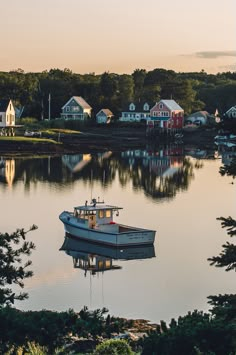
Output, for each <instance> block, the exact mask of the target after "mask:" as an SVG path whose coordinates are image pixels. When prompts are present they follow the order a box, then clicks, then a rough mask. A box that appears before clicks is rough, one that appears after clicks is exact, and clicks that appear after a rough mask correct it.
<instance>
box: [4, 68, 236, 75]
mask: <svg viewBox="0 0 236 355" xmlns="http://www.w3.org/2000/svg"><path fill="white" fill-rule="evenodd" d="M157 69H160V70H165V71H173V72H175V73H176V74H181V73H189V74H191V73H201V72H204V73H206V74H207V75H217V74H223V73H232V74H233V73H235V72H236V70H229V69H228V70H224V71H223V70H222V71H219V72H216V73H210V72H207V71H206V70H205V69H204V68H202V69H200V70H181V71H180V70H178V71H177V70H175V69H170V68H164V67H154V68H149V69H145V68H141V67H140V68H135V69H134V70H133V71H131V72H129V73H128V72H120V73H119V72H116V71H109V70H104V71H103V72H95V71H93V70H91V71H88V72H83V73H82V72H77V71H74V70H72V69H71V68H68V67H65V68H59V67H51V68H49V69H42V70H31V71H27V70H25V69H23V68H20V67H18V68H15V69H11V70H1V69H0V72H1V73H11V72H20V71H22V73H24V74H40V73H44V72H50V71H51V70H60V71H66V70H69V71H70V72H72V74H78V75H95V76H99V75H102V74H104V73H109V74H117V75H132V74H133V73H134V71H135V70H145V71H146V72H147V73H148V72H151V71H153V70H157Z"/></svg>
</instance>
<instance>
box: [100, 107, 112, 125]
mask: <svg viewBox="0 0 236 355" xmlns="http://www.w3.org/2000/svg"><path fill="white" fill-rule="evenodd" d="M112 117H114V115H113V113H112V112H111V111H110V110H109V109H108V108H103V109H101V110H100V111H99V112H98V113H97V114H96V122H97V123H110V122H111V119H112Z"/></svg>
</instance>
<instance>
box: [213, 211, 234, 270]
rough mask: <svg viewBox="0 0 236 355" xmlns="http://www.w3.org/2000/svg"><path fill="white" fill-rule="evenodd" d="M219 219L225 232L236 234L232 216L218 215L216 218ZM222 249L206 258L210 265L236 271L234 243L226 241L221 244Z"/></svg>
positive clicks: (230, 234)
mask: <svg viewBox="0 0 236 355" xmlns="http://www.w3.org/2000/svg"><path fill="white" fill-rule="evenodd" d="M217 219H218V220H220V221H221V226H222V228H226V230H227V234H228V235H229V236H230V237H232V236H235V235H236V221H235V219H233V218H232V217H228V218H225V217H220V218H217ZM222 247H223V250H222V251H221V253H220V255H219V256H213V257H211V258H209V259H208V261H210V265H214V266H216V267H225V268H226V269H225V270H226V271H231V270H235V271H236V245H234V244H232V243H229V242H226V244H223V245H222Z"/></svg>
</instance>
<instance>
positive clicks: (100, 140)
mask: <svg viewBox="0 0 236 355" xmlns="http://www.w3.org/2000/svg"><path fill="white" fill-rule="evenodd" d="M108 132H109V130H107V132H105V133H106V134H101V133H99V131H98V130H97V131H95V132H94V131H93V130H91V131H88V132H83V133H81V134H78V135H70V134H67V135H65V136H64V137H61V139H60V142H56V141H55V143H50V142H45V141H44V142H40V141H38V140H37V141H33V140H29V141H28V142H27V141H22V142H21V141H14V140H1V139H0V155H2V156H6V155H14V156H19V155H20V156H22V155H26V156H28V155H32V154H33V155H44V154H47V155H62V154H76V153H78V152H81V153H87V152H88V151H89V152H91V151H92V152H93V151H94V152H98V151H100V152H105V151H108V150H112V151H121V150H128V149H146V147H147V145H148V146H149V147H153V148H154V149H155V148H157V147H158V146H160V145H167V144H179V145H180V144H181V145H194V146H197V147H201V148H210V147H212V146H213V144H214V137H215V135H216V134H217V130H216V129H204V128H186V129H184V130H183V134H184V136H183V138H182V139H181V141H176V140H174V139H173V137H160V136H152V137H147V136H146V133H145V131H144V130H139V131H138V132H137V131H134V129H124V130H119V131H116V132H114V131H111V132H110V134H108Z"/></svg>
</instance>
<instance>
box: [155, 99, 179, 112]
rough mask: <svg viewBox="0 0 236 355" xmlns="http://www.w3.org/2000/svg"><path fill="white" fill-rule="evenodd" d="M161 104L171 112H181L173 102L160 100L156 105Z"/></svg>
mask: <svg viewBox="0 0 236 355" xmlns="http://www.w3.org/2000/svg"><path fill="white" fill-rule="evenodd" d="M160 102H162V103H163V104H164V105H165V106H166V107H168V108H169V109H170V110H171V111H175V110H178V111H179V110H181V111H183V109H182V107H180V106H179V105H178V104H177V102H175V100H160V101H159V102H158V104H159V103H160Z"/></svg>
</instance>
